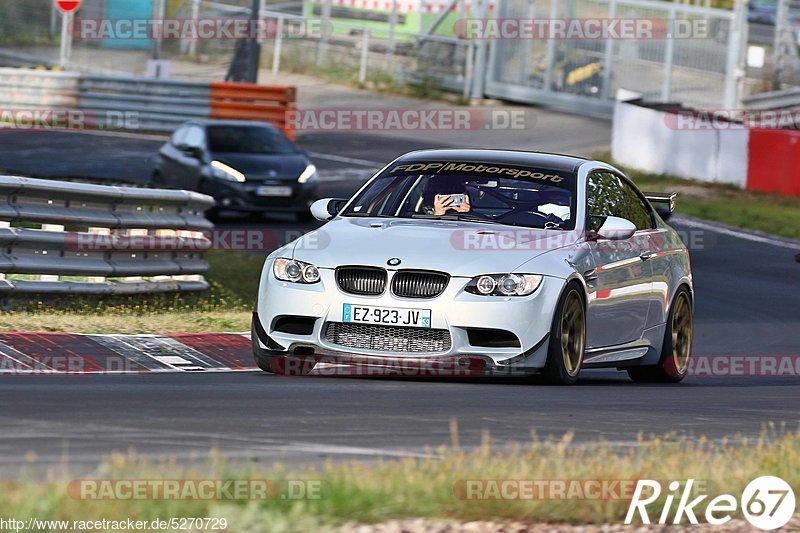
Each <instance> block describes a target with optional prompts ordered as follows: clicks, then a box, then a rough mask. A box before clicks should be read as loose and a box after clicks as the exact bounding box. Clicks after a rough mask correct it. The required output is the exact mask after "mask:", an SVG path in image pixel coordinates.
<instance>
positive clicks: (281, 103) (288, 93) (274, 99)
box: [209, 82, 297, 140]
mask: <svg viewBox="0 0 800 533" xmlns="http://www.w3.org/2000/svg"><path fill="white" fill-rule="evenodd" d="M209 100H210V104H211V113H210V115H209V116H210V117H211V118H220V119H244V120H263V121H265V122H271V123H273V124H275V125H276V126H278V127H279V128H280V129H281V130H282V131H283V132H284V133H286V135H287V136H288V137H289V138H290V139H292V140H294V131H293V129H292V125H291V124H290V123H289V122H287V120H286V115H287V112H288V111H291V110H293V109H294V105H295V102H296V100H297V96H296V91H295V88H294V87H274V86H268V85H255V84H253V83H233V82H212V83H211V95H210V99H209Z"/></svg>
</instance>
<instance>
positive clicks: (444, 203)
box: [433, 194, 458, 216]
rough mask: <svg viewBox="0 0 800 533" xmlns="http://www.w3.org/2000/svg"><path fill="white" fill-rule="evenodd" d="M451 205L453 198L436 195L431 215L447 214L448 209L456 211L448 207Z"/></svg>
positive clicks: (447, 195) (445, 195)
mask: <svg viewBox="0 0 800 533" xmlns="http://www.w3.org/2000/svg"><path fill="white" fill-rule="evenodd" d="M452 203H453V198H452V197H451V196H450V195H449V194H437V195H436V196H435V197H434V198H433V214H434V215H437V216H438V215H444V214H445V213H447V210H448V209H458V208H455V207H450V204H452Z"/></svg>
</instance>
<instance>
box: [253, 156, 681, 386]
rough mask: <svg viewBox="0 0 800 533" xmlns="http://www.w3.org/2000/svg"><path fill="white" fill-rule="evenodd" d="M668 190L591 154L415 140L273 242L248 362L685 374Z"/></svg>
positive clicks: (555, 374) (560, 375)
mask: <svg viewBox="0 0 800 533" xmlns="http://www.w3.org/2000/svg"><path fill="white" fill-rule="evenodd" d="M673 204H674V194H643V193H642V192H640V191H639V190H638V189H637V188H636V186H635V185H634V184H633V183H631V181H630V180H629V179H628V178H626V177H625V175H624V174H623V173H622V172H620V171H619V170H617V169H616V168H614V167H612V166H609V165H607V164H605V163H602V162H599V161H590V160H585V159H580V158H576V157H570V156H564V155H553V154H543V153H536V152H517V151H506V150H424V151H417V152H411V153H409V154H406V155H404V156H402V157H400V158H398V159H396V160H394V161H392V162H391V163H389V164H388V165H387V166H386V167H384V168H383V169H382V170H381V171H380V172H379V173H378V174H376V175H375V176H374V177H373V178H372V179H371V180H370V181H369V182H367V183H366V184H365V185H364V186H363V187H362V188H361V189H360V190H359V191H358V192H357V193H356V194H355V195H354V196H353V197H352V198H351V199H349V200H347V199H328V200H319V201H318V202H316V203H315V204H314V205H313V206H312V213H313V214H314V216H315V217H316V218H318V219H320V220H324V221H327V224H325V225H324V226H322V227H321V228H320V229H318V230H316V231H314V232H312V233H309V234H307V235H305V236H304V237H302V238H300V239H298V240H296V241H294V242H292V243H290V244H288V245H286V246H284V247H282V248H280V249H278V250H275V251H274V252H273V253H271V254H270V255H269V256H268V258H267V260H266V263H265V265H264V269H263V272H262V274H261V282H260V288H259V292H258V299H257V302H256V305H255V309H254V312H253V327H252V342H253V352H254V356H255V360H256V362H257V364H258V366H259V367H260V368H262V369H263V370H265V371H267V372H273V373H281V374H288V373H297V374H306V373H308V372H309V371H311V370H312V369H313V368H314V366H315V365H320V363H326V364H328V363H332V364H335V365H340V366H342V365H343V366H353V365H364V366H366V367H384V368H390V367H393V366H402V367H404V368H421V369H426V368H427V369H431V368H438V369H451V370H453V374H454V375H459V374H458V372H459V371H463V370H465V369H466V370H467V371H469V373H470V374H474V373H479V374H488V375H493V374H516V373H522V374H541V375H542V377H543V378H544V381H546V382H549V383H554V384H571V383H574V382H575V381H576V379H577V377H578V374H579V373H580V371H581V370H582V369H588V368H609V367H610V368H616V369H619V370H626V371H627V372H628V374H629V375H630V377H631V378H632V379H633V380H635V381H660V382H678V381H680V380H681V379H683V378H684V377H685V376H686V374H687V371H688V368H689V362H690V356H691V348H692V332H693V326H692V309H693V303H694V293H693V289H692V275H691V270H690V265H689V254H688V252H687V250H686V247H685V246H684V245H683V243H682V242H681V239H680V237H679V236H678V234H677V233H676V232H675V231H674V230H673V229H672V228H671V227H669V226H668V225H667V224H666V223H665V222H664V218H666V217H668V216H669V213H671V211H672V207H673ZM654 206H656V207H655V208H654ZM442 375H444V374H442Z"/></svg>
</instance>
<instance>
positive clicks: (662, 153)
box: [611, 100, 749, 188]
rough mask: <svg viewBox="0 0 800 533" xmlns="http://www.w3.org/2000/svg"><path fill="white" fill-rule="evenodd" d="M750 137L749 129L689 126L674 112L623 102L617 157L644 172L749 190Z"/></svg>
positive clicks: (618, 109)
mask: <svg viewBox="0 0 800 533" xmlns="http://www.w3.org/2000/svg"><path fill="white" fill-rule="evenodd" d="M748 136H749V132H748V130H746V129H715V128H702V127H695V126H693V125H691V124H690V125H685V124H682V123H680V122H679V121H678V120H677V117H676V115H675V114H673V113H666V112H664V111H661V110H658V109H652V108H649V107H644V106H642V105H637V104H636V103H633V102H631V101H622V100H617V102H616V103H615V106H614V121H613V131H612V140H611V155H612V157H613V158H614V160H615V161H617V162H618V163H620V164H621V165H624V166H627V167H631V168H635V169H637V170H641V171H644V172H650V173H654V174H666V175H671V176H678V177H681V178H687V179H694V180H701V181H710V182H717V183H729V184H733V185H736V186H738V187H741V188H744V187H745V185H746V183H747V160H748V153H747V146H748Z"/></svg>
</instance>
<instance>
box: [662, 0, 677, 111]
mask: <svg viewBox="0 0 800 533" xmlns="http://www.w3.org/2000/svg"><path fill="white" fill-rule="evenodd" d="M675 6H676V4H675V3H671V4H669V7H668V9H669V15H668V20H669V23H668V24H667V28H668V31H670V32H672V31H674V30H675V10H676V7H675ZM666 45H667V47H666V49H665V50H664V79H662V80H661V101H662V102H668V101H669V98H670V94H671V93H672V64H673V61H674V60H675V36H674V35H669V36H667V42H666Z"/></svg>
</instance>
